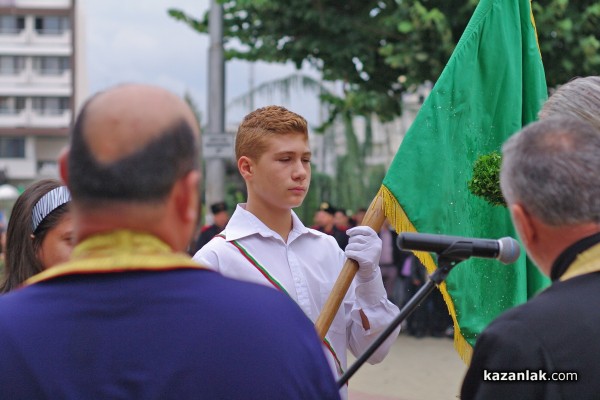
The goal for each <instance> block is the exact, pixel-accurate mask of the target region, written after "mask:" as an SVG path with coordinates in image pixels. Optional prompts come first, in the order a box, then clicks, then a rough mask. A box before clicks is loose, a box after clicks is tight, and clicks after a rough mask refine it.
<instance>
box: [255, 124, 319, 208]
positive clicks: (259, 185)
mask: <svg viewBox="0 0 600 400" xmlns="http://www.w3.org/2000/svg"><path fill="white" fill-rule="evenodd" d="M310 158H311V153H310V148H309V146H308V138H307V137H306V136H305V135H302V134H297V133H290V134H284V135H277V136H273V137H271V138H269V140H268V145H267V149H266V151H265V152H264V153H263V154H262V156H260V158H259V159H258V161H256V160H251V161H250V162H251V163H252V166H253V171H252V173H251V174H250V175H249V176H247V177H246V181H247V183H248V191H249V193H248V194H249V196H252V197H253V200H254V201H258V202H260V203H262V204H263V205H265V206H268V207H273V208H278V209H282V208H285V209H292V208H294V207H298V206H299V205H300V204H302V201H303V200H304V197H306V193H307V192H308V186H309V184H310V176H311V169H310Z"/></svg>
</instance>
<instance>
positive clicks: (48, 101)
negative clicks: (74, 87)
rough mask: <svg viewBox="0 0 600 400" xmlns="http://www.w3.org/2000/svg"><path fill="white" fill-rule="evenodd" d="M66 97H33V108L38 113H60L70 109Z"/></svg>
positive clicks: (68, 100)
mask: <svg viewBox="0 0 600 400" xmlns="http://www.w3.org/2000/svg"><path fill="white" fill-rule="evenodd" d="M70 106H71V104H70V99H69V98H68V97H34V98H33V110H34V111H35V112H36V113H37V114H40V115H62V114H64V113H65V112H66V111H68V110H69V109H70Z"/></svg>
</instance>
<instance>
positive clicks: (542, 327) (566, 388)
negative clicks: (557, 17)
mask: <svg viewBox="0 0 600 400" xmlns="http://www.w3.org/2000/svg"><path fill="white" fill-rule="evenodd" d="M588 104H589V103H588ZM598 154H600V131H598V129H594V127H593V126H592V125H590V124H588V123H586V122H584V120H583V119H574V118H573V117H564V116H561V117H550V118H547V119H541V120H540V121H538V122H535V123H533V124H530V125H528V126H527V127H525V128H524V129H523V130H522V131H521V132H519V133H517V134H515V135H513V136H511V137H510V139H509V140H508V141H507V142H506V143H505V144H504V146H503V147H502V168H501V170H500V186H501V188H502V194H503V195H504V198H505V199H506V203H507V206H508V209H509V210H510V213H511V217H512V220H513V223H514V225H515V228H516V231H517V233H518V234H519V237H520V238H521V241H522V243H523V245H524V247H525V249H526V250H527V254H528V255H529V257H530V258H531V260H532V261H533V262H534V263H535V264H536V265H537V267H538V268H539V269H540V271H541V272H542V273H543V274H544V275H547V276H549V277H550V279H552V284H551V285H550V286H549V287H548V288H547V289H545V290H544V291H543V292H541V293H540V294H538V295H537V296H535V297H534V298H532V299H530V300H529V301H528V302H526V303H525V304H523V305H521V306H519V307H515V308H512V309H510V310H508V311H506V312H505V313H503V314H502V315H500V317H498V318H497V319H496V320H494V321H493V322H492V323H491V324H490V325H489V326H488V327H487V328H486V329H485V330H484V331H483V332H482V334H481V335H480V336H479V338H478V339H477V343H476V345H475V349H474V352H473V357H472V360H471V365H470V367H469V370H468V371H467V374H466V376H465V379H464V382H463V385H462V390H461V399H462V400H472V399H486V400H488V399H492V400H493V399H510V398H516V399H520V400H521V399H522V400H525V399H578V400H583V399H597V398H598V393H600V380H598V376H599V375H600V364H599V363H598V355H600V341H599V340H598V338H599V337H600V317H599V316H598V304H599V303H600V201H599V199H600V174H598V171H600V157H598Z"/></svg>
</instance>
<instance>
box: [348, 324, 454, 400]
mask: <svg viewBox="0 0 600 400" xmlns="http://www.w3.org/2000/svg"><path fill="white" fill-rule="evenodd" d="M354 360H355V359H354V358H352V357H351V356H350V358H349V360H348V365H352V363H353V362H354ZM465 372H466V366H465V364H464V363H463V361H462V360H461V359H460V357H459V356H458V354H457V353H456V351H455V350H454V343H453V341H452V340H451V339H447V338H429V337H427V338H422V339H415V338H413V337H410V336H407V335H405V334H401V335H400V337H399V338H398V340H397V341H396V343H395V344H394V346H393V347H392V350H391V351H390V354H388V356H387V357H386V359H385V360H384V361H383V362H382V363H380V364H377V365H369V364H364V365H363V366H362V367H361V368H360V369H359V370H358V371H357V372H356V374H355V375H354V376H353V377H352V378H351V379H350V385H349V393H350V396H349V397H350V399H349V400H438V399H440V400H441V399H444V400H447V399H450V400H452V399H456V398H458V393H459V390H460V385H461V382H462V378H463V376H464V374H465Z"/></svg>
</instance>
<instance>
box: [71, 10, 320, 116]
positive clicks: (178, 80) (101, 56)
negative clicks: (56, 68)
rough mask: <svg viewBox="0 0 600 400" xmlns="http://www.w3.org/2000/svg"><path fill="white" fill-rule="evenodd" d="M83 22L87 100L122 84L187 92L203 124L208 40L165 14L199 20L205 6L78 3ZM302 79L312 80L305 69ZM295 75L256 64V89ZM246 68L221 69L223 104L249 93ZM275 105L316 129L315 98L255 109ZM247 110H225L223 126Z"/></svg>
mask: <svg viewBox="0 0 600 400" xmlns="http://www.w3.org/2000/svg"><path fill="white" fill-rule="evenodd" d="M78 3H79V4H80V5H82V6H83V10H82V11H83V14H84V17H85V36H86V37H85V43H86V46H85V52H86V61H87V78H88V86H89V92H90V94H93V93H95V92H97V91H98V90H102V89H104V88H106V87H109V86H112V85H114V84H117V83H122V82H142V83H153V84H156V85H159V86H163V87H165V88H167V89H170V90H172V91H174V92H176V93H178V94H180V95H183V94H184V93H185V92H188V93H190V94H191V95H192V97H193V99H194V100H195V101H196V103H197V104H198V107H199V109H200V111H201V112H202V115H203V116H204V122H205V121H206V104H207V102H206V97H207V87H206V82H207V74H208V71H207V65H208V64H207V56H208V35H200V34H198V33H197V32H195V31H193V30H192V29H191V28H189V27H188V26H187V25H185V24H183V23H181V22H178V21H176V20H174V19H173V18H171V17H170V16H169V15H168V14H167V10H168V9H169V8H171V7H173V8H179V9H181V10H183V11H185V12H186V13H188V14H190V15H193V16H195V17H198V18H199V17H201V16H202V15H203V14H204V12H205V11H206V10H207V9H208V7H209V0H143V1H132V0H79V2H78ZM305 70H306V71H307V72H308V73H312V74H314V72H311V71H310V70H309V69H308V68H306V69H305ZM294 71H295V68H294V67H293V66H291V65H287V66H282V65H280V64H266V63H257V64H256V65H255V67H254V82H255V84H256V85H258V84H260V83H262V82H264V81H268V80H271V79H275V78H281V77H284V76H287V75H289V74H291V73H293V72H294ZM249 72H250V67H249V65H248V63H245V62H241V61H231V62H228V63H227V64H226V72H225V74H226V75H225V79H226V99H227V100H226V101H227V102H229V101H230V100H231V99H233V98H234V97H236V96H239V95H240V94H242V93H245V92H247V91H248V89H249V82H250V77H249ZM273 103H280V104H283V105H285V106H286V107H288V108H290V109H292V110H293V111H297V112H299V113H301V114H304V116H305V117H306V118H307V119H308V120H309V122H312V123H313V124H314V123H316V122H317V121H316V118H317V117H316V115H317V104H316V103H317V102H316V97H315V96H313V95H310V94H308V93H305V92H304V93H298V95H297V96H295V99H294V100H292V101H291V103H287V102H286V101H285V99H281V98H278V97H271V98H262V99H257V100H256V101H255V106H256V107H259V106H263V105H267V104H273ZM248 111H249V110H244V109H242V108H241V107H236V108H230V109H228V112H227V115H226V120H227V123H228V124H231V123H236V122H238V121H239V120H240V119H241V117H243V115H245V114H246V113H247V112H248Z"/></svg>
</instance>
